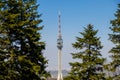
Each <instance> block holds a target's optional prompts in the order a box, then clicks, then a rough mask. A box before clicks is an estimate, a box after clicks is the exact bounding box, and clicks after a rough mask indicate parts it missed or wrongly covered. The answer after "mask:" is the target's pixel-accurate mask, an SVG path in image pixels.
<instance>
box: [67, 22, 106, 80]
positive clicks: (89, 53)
mask: <svg viewBox="0 0 120 80" xmlns="http://www.w3.org/2000/svg"><path fill="white" fill-rule="evenodd" d="M97 32H98V30H93V26H92V25H91V24H89V25H87V27H86V28H84V32H80V34H81V36H82V37H76V40H77V41H76V42H75V43H73V44H72V45H73V48H75V49H76V50H77V51H79V52H76V53H72V57H73V59H77V61H76V62H71V63H70V66H71V71H70V73H69V76H68V77H67V78H66V79H69V80H104V79H105V76H104V73H103V63H104V61H105V59H104V58H102V55H101V53H100V50H101V49H102V47H103V46H102V45H101V42H100V38H98V37H97V36H96V35H97Z"/></svg>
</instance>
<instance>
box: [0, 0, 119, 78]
mask: <svg viewBox="0 0 120 80" xmlns="http://www.w3.org/2000/svg"><path fill="white" fill-rule="evenodd" d="M38 7H39V5H38V4H37V0H0V80H44V79H46V78H47V77H50V73H49V72H48V71H47V70H46V67H47V64H48V60H47V59H46V58H45V57H44V56H43V54H44V53H43V50H45V42H44V41H42V40H41V33H40V31H41V30H42V29H43V26H40V25H39V24H40V23H42V19H40V18H41V14H39V13H38V11H37V8H38ZM115 17H116V18H115V19H114V20H111V21H110V24H111V27H110V30H111V31H112V33H109V34H108V35H109V40H110V41H111V42H112V43H113V44H114V47H113V48H112V49H111V50H110V51H109V53H110V54H111V55H110V56H109V57H110V58H111V59H112V61H111V62H110V63H108V64H106V63H105V61H106V60H107V59H105V58H103V57H102V53H101V49H102V48H103V47H104V45H102V43H101V41H100V37H99V36H97V33H98V31H99V30H94V25H92V24H88V25H87V26H86V27H84V31H83V32H79V34H80V37H79V36H78V37H76V42H74V43H73V44H72V46H73V48H75V49H76V50H78V52H77V53H75V52H72V53H71V55H72V58H73V59H78V60H79V61H77V62H70V63H69V64H70V66H71V71H70V72H69V75H68V76H66V77H65V78H64V80H119V79H120V4H118V9H117V11H116V13H115ZM43 37H44V36H43Z"/></svg>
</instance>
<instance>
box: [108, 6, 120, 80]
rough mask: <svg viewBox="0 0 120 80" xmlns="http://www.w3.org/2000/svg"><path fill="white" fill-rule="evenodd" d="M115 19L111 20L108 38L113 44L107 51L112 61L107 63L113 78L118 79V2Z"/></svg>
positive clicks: (119, 46)
mask: <svg viewBox="0 0 120 80" xmlns="http://www.w3.org/2000/svg"><path fill="white" fill-rule="evenodd" d="M115 17H116V19H114V20H111V22H110V23H111V24H112V27H110V29H111V31H112V34H109V39H110V40H111V42H113V44H115V46H114V47H113V48H112V49H111V50H110V51H109V53H111V56H110V57H111V59H112V62H111V63H110V64H109V65H110V66H111V67H109V66H108V67H109V68H110V70H111V71H112V72H113V76H112V77H113V79H115V80H118V79H120V71H118V69H119V68H120V4H118V10H117V11H116V13H115Z"/></svg>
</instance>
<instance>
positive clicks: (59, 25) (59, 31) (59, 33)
mask: <svg viewBox="0 0 120 80" xmlns="http://www.w3.org/2000/svg"><path fill="white" fill-rule="evenodd" d="M60 17H61V13H60V11H59V12H58V37H62V35H61V24H60Z"/></svg>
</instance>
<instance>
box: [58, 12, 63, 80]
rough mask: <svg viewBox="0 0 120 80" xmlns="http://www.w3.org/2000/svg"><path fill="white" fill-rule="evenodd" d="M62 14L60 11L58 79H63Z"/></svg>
mask: <svg viewBox="0 0 120 80" xmlns="http://www.w3.org/2000/svg"><path fill="white" fill-rule="evenodd" d="M60 16H61V14H60V12H59V14H58V39H57V48H58V77H57V80H63V77H62V65H61V62H62V61H61V57H62V47H63V40H62V35H61V25H60Z"/></svg>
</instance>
